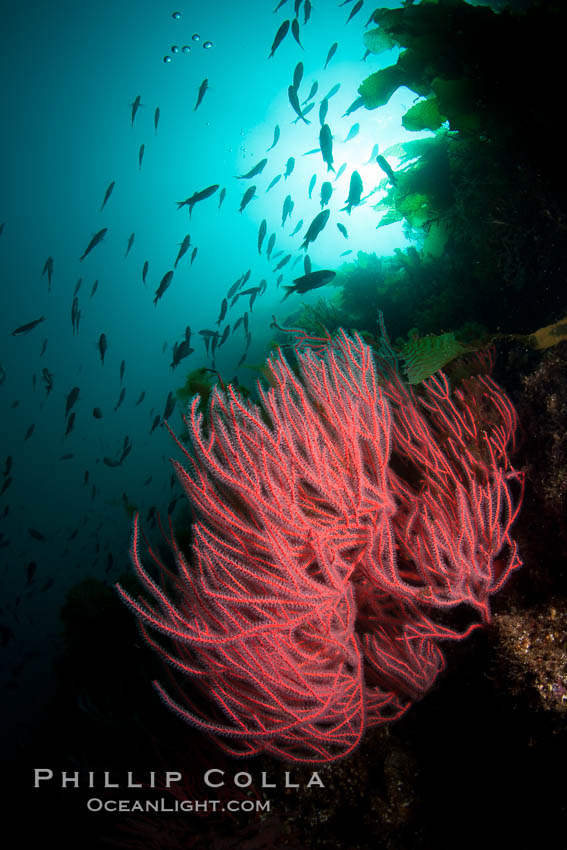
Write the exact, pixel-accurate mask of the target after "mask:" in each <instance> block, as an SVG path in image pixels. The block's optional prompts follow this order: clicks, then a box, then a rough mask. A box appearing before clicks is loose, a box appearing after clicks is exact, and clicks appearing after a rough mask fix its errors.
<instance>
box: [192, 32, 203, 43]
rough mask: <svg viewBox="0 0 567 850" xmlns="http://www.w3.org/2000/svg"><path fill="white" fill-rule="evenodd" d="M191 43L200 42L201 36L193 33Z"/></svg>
mask: <svg viewBox="0 0 567 850" xmlns="http://www.w3.org/2000/svg"><path fill="white" fill-rule="evenodd" d="M193 41H201V36H200V35H199V33H198V32H194V33H193Z"/></svg>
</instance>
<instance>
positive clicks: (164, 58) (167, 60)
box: [163, 56, 171, 65]
mask: <svg viewBox="0 0 567 850" xmlns="http://www.w3.org/2000/svg"><path fill="white" fill-rule="evenodd" d="M163 61H164V62H165V64H166V65H168V64H169V63H170V62H171V56H164V57H163Z"/></svg>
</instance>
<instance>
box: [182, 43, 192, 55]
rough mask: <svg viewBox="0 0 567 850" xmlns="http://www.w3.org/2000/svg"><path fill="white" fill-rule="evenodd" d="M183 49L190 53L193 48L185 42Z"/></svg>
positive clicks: (184, 51)
mask: <svg viewBox="0 0 567 850" xmlns="http://www.w3.org/2000/svg"><path fill="white" fill-rule="evenodd" d="M181 50H182V51H183V53H189V51H190V50H191V48H190V47H189V45H188V44H184V45H183V47H182V48H181Z"/></svg>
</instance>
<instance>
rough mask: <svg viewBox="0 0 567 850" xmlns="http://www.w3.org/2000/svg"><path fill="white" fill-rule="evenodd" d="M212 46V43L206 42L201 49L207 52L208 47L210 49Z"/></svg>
mask: <svg viewBox="0 0 567 850" xmlns="http://www.w3.org/2000/svg"><path fill="white" fill-rule="evenodd" d="M212 46H213V42H212V41H206V42H205V43H204V44H203V47H204V48H205V50H208V49H209V48H210V47H212Z"/></svg>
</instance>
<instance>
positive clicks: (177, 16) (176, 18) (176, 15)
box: [171, 12, 181, 21]
mask: <svg viewBox="0 0 567 850" xmlns="http://www.w3.org/2000/svg"><path fill="white" fill-rule="evenodd" d="M171 17H172V18H175V20H176V21H178V20H179V18H180V17H181V12H174V13H173V15H172V16H171Z"/></svg>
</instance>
